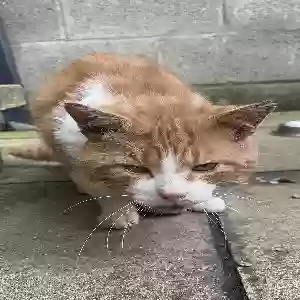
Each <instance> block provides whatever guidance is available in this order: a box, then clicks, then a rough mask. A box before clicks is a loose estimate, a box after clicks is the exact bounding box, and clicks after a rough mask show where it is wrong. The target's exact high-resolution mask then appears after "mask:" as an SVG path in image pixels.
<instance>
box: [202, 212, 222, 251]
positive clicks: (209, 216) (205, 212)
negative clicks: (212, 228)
mask: <svg viewBox="0 0 300 300" xmlns="http://www.w3.org/2000/svg"><path fill="white" fill-rule="evenodd" d="M204 212H205V214H206V216H207V217H208V218H209V219H210V221H211V222H213V223H214V224H215V225H216V226H218V224H217V223H216V222H215V221H214V220H213V219H212V218H211V217H210V216H209V214H208V212H207V210H206V209H204ZM212 214H213V215H215V213H214V212H212ZM219 225H220V226H218V227H220V229H221V232H222V233H223V235H224V244H225V247H226V241H227V240H228V238H227V235H226V233H225V231H224V229H223V226H222V224H219Z"/></svg>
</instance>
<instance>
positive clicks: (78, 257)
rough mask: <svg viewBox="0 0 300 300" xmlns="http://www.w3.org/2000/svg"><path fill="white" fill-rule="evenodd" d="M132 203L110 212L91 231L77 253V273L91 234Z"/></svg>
mask: <svg viewBox="0 0 300 300" xmlns="http://www.w3.org/2000/svg"><path fill="white" fill-rule="evenodd" d="M130 204H131V203H129V204H126V205H124V206H122V207H121V208H120V209H118V210H117V211H115V212H113V213H112V214H110V215H109V216H107V217H106V218H105V219H103V220H102V221H101V222H100V223H99V224H98V225H97V226H96V227H95V228H94V229H93V230H92V231H91V232H90V234H89V235H88V236H87V238H86V239H85V241H84V243H83V244H82V246H81V248H80V250H79V253H78V255H77V259H76V265H75V273H76V270H77V269H78V263H79V259H80V256H81V253H82V251H83V249H84V247H85V245H86V244H87V242H88V240H89V239H90V238H91V236H92V235H93V233H94V232H95V231H96V230H97V229H98V228H99V227H100V226H101V225H102V223H103V222H105V221H106V220H107V219H109V218H110V217H112V216H113V215H115V214H116V213H118V212H119V211H120V210H122V209H124V208H125V207H127V206H129V205H130Z"/></svg>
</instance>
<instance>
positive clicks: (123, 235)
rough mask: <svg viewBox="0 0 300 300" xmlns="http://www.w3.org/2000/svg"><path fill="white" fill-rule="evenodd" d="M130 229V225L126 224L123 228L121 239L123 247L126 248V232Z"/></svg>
mask: <svg viewBox="0 0 300 300" xmlns="http://www.w3.org/2000/svg"><path fill="white" fill-rule="evenodd" d="M129 231H130V226H126V227H125V228H124V230H123V234H122V239H121V249H124V239H125V236H126V234H127V233H128V232H129Z"/></svg>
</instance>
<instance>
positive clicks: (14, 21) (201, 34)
mask: <svg viewBox="0 0 300 300" xmlns="http://www.w3.org/2000/svg"><path fill="white" fill-rule="evenodd" d="M0 11H1V17H2V18H3V20H4V23H5V25H6V31H7V35H8V37H9V40H10V42H11V44H12V46H13V53H14V56H15V59H16V64H17V67H18V70H19V73H20V75H21V77H22V80H23V83H24V84H25V87H26V88H27V89H28V90H32V89H34V88H36V86H37V85H38V84H39V83H40V82H41V80H42V79H43V75H44V74H45V73H46V72H48V71H49V70H51V69H53V68H55V67H57V66H61V65H62V64H65V63H67V62H68V61H70V60H71V59H74V58H76V57H78V56H80V55H82V54H84V53H88V52H91V51H95V50H96V51H109V52H116V53H125V54H126V53H128V54H142V55H145V56H148V57H150V58H152V59H155V60H157V61H158V62H159V63H161V64H162V65H165V66H167V67H168V68H169V69H170V70H172V71H175V72H176V73H177V74H179V75H180V76H182V77H183V78H184V79H185V80H186V81H188V82H189V83H196V84H199V83H201V84H206V83H209V84H210V83H223V82H228V81H233V82H249V81H255V82H257V81H276V80H295V79H298V78H299V77H300V76H299V74H300V51H299V48H300V31H299V28H300V0H184V1H182V0H180V1H179V0H144V1H142V0H107V1H103V0H101V1H100V0H26V1H25V0H23V1H21V0H4V1H3V0H2V4H1V8H0Z"/></svg>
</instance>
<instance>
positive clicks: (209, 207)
mask: <svg viewBox="0 0 300 300" xmlns="http://www.w3.org/2000/svg"><path fill="white" fill-rule="evenodd" d="M225 209H226V204H225V202H224V200H223V199H221V198H218V197H213V198H211V199H210V200H208V201H205V202H200V203H197V204H195V205H193V206H192V208H191V210H192V211H196V212H203V211H207V212H215V213H219V212H223V211H224V210H225Z"/></svg>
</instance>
